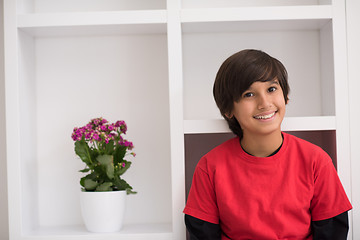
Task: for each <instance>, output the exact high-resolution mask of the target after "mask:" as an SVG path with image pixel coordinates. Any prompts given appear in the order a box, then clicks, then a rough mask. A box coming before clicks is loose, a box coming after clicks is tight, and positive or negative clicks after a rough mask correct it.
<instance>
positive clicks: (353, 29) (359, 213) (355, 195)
mask: <svg viewBox="0 0 360 240" xmlns="http://www.w3.org/2000/svg"><path fill="white" fill-rule="evenodd" d="M359 10H360V1H359V0H346V14H347V39H348V42H347V43H348V73H349V75H348V76H349V94H350V95H349V100H350V130H351V131H350V139H351V169H352V199H351V200H352V205H353V210H352V214H353V239H360V210H359V208H360V175H359V170H360V161H359V159H360V152H359V146H360V138H359V136H360V125H359V117H360V107H359V105H360V94H359V89H360V80H359V56H360V45H359V42H360V28H359V23H360V15H359Z"/></svg>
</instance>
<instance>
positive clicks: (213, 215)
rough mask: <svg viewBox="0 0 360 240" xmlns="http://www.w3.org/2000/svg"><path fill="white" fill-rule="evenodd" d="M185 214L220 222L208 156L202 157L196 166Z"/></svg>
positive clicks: (211, 221)
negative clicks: (208, 168) (208, 165)
mask: <svg viewBox="0 0 360 240" xmlns="http://www.w3.org/2000/svg"><path fill="white" fill-rule="evenodd" d="M183 212H184V213H185V214H187V215H190V216H193V217H195V218H199V219H201V220H203V221H207V222H210V223H214V224H219V211H218V207H217V204H216V194H215V190H214V184H213V183H212V181H211V179H210V175H209V173H208V171H207V164H206V158H202V159H201V160H200V161H199V163H198V165H197V166H196V169H195V172H194V176H193V180H192V185H191V188H190V192H189V195H188V199H187V203H186V206H185V209H184V211H183Z"/></svg>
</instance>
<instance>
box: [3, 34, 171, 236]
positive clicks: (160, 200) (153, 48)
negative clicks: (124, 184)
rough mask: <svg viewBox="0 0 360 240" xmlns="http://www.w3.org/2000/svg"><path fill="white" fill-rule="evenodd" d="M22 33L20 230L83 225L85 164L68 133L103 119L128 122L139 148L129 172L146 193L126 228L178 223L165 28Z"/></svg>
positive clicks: (132, 203)
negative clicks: (47, 34)
mask: <svg viewBox="0 0 360 240" xmlns="http://www.w3.org/2000/svg"><path fill="white" fill-rule="evenodd" d="M18 37H19V50H20V51H19V62H18V65H19V66H18V68H19V82H18V85H19V87H18V89H17V91H18V92H16V93H13V94H19V96H20V98H19V119H18V121H19V132H20V134H19V143H18V144H19V146H20V152H19V159H18V161H19V162H20V166H21V167H20V169H17V170H16V171H17V172H16V173H14V174H15V175H16V176H21V182H20V186H15V185H13V187H14V188H16V189H17V197H16V199H20V204H19V205H20V206H16V209H20V211H19V216H18V215H16V216H14V218H16V219H17V220H16V222H17V223H18V227H19V229H18V230H17V231H16V232H19V234H26V233H29V232H30V233H31V232H33V229H40V232H37V233H39V234H40V233H41V232H42V230H43V229H46V228H48V227H50V228H51V227H60V228H62V226H63V228H64V229H65V230H61V231H65V232H66V229H67V228H69V229H71V228H72V226H77V225H79V224H81V223H82V220H81V214H80V203H79V191H80V185H79V180H80V178H81V177H82V176H83V175H84V174H81V173H79V172H78V171H79V170H80V169H83V168H84V164H83V163H82V162H81V160H80V159H79V158H78V157H77V156H76V155H75V153H74V150H73V149H74V143H73V141H72V140H71V137H70V136H71V132H72V129H73V128H74V127H79V126H83V125H85V124H86V123H87V122H88V121H89V120H90V119H91V118H95V117H100V116H102V117H104V118H106V119H107V120H109V121H111V122H113V121H116V120H125V121H126V123H127V124H128V134H127V139H129V140H131V141H133V142H134V145H135V148H134V151H135V152H136V154H137V156H136V158H135V159H131V161H132V162H133V165H132V168H131V169H130V170H129V171H128V172H127V173H126V175H125V176H124V178H125V179H126V180H127V181H128V182H129V183H130V184H131V185H132V186H133V187H134V190H135V191H138V194H136V195H129V196H128V199H127V211H126V213H125V220H124V221H125V224H138V223H139V224H140V223H145V224H156V223H159V222H171V220H172V219H171V217H172V216H171V206H172V203H171V176H170V172H171V163H170V160H169V159H170V146H169V142H170V140H169V137H170V136H169V128H170V126H169V124H170V123H169V121H170V120H169V100H168V94H167V89H168V81H167V80H168V66H167V37H166V34H149V35H145V34H143V35H118V36H91V37H56V38H54V37H47V38H44V37H42V38H41V37H39V38H34V37H32V36H31V35H28V34H26V33H24V32H22V31H19V35H18ZM154 56H156V59H157V60H156V61H153V57H154ZM15 81H16V79H15ZM152 88H155V89H156V90H157V91H159V92H158V93H157V94H155V95H154V94H153V93H152V92H150V91H148V89H152ZM9 94H11V93H9ZM143 99H146V101H144V100H143ZM14 104H15V106H16V103H14ZM154 106H156V107H157V108H160V109H161V111H153V108H154ZM144 119H146V121H144ZM144 122H146V124H144ZM149 125H151V126H152V128H149ZM155 131H156V132H155ZM159 146H161V148H160V147H159ZM156 149H158V150H156ZM13 161H15V160H13ZM154 166H156V169H157V170H154V171H149V169H154ZM139 176H141V177H139ZM149 179H151V180H149ZM160 185H161V188H157V187H154V186H160ZM149 205H151V208H149V207H148V206H149ZM10 210H11V209H10ZM11 212H13V210H11ZM20 226H21V228H20ZM67 226H69V227H67ZM54 229H56V228H54ZM54 231H55V230H54ZM37 233H36V232H35V234H37ZM57 234H58V233H54V235H57ZM59 234H60V233H59ZM160 235H162V234H160ZM160 235H159V236H160ZM165 236H166V234H165ZM34 238H36V237H34ZM144 238H145V237H144ZM144 238H143V239H144ZM163 238H165V237H163ZM48 239H49V238H48ZM51 239H53V238H51ZM84 239H87V238H84ZM154 239H156V237H154Z"/></svg>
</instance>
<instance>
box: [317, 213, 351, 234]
mask: <svg viewBox="0 0 360 240" xmlns="http://www.w3.org/2000/svg"><path fill="white" fill-rule="evenodd" d="M311 229H312V232H313V240H346V239H347V234H348V231H349V221H348V212H343V213H341V214H339V215H337V216H335V217H333V218H329V219H325V220H321V221H313V222H311Z"/></svg>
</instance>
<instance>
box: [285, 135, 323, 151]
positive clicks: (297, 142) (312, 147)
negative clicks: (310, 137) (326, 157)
mask: <svg viewBox="0 0 360 240" xmlns="http://www.w3.org/2000/svg"><path fill="white" fill-rule="evenodd" d="M283 136H284V139H286V142H287V146H288V147H290V148H295V147H297V148H301V149H304V150H306V151H315V152H317V151H320V152H322V151H323V150H322V148H321V147H319V146H318V145H316V144H314V143H311V142H309V141H307V140H304V139H302V138H299V137H297V136H294V135H292V134H289V133H285V132H283Z"/></svg>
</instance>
